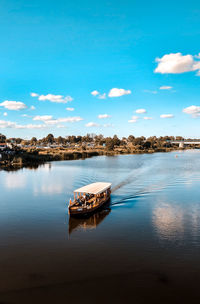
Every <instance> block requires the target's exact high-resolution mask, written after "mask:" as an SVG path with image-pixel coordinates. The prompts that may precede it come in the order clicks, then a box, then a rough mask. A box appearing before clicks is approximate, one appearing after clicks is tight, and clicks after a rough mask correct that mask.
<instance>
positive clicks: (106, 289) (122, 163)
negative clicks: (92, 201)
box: [0, 150, 200, 303]
mask: <svg viewBox="0 0 200 304" xmlns="http://www.w3.org/2000/svg"><path fill="white" fill-rule="evenodd" d="M96 181H106V182H111V183H112V185H113V193H112V198H111V203H110V205H109V206H107V207H106V208H105V209H104V210H102V211H101V212H99V213H97V214H95V215H94V216H92V217H90V218H89V219H82V220H75V219H69V217H68V214H67V202H68V201H69V199H70V197H72V193H73V190H74V189H76V188H78V187H81V186H83V185H85V184H88V183H92V182H96ZM0 194H1V198H0V270H1V271H0V303H36V302H37V303H40V302H41V303H46V302H47V303H71V302H73V303H83V302H84V303H85V302H87V303H90V302H91V303H112V302H113V303H129V302H130V303H149V302H153V303H155V302H156V303H172V302H173V303H179V302H180V303H183V302H184V303H193V302H194V303H199V302H200V292H199V283H200V152H199V151H197V150H196V151H195V150H194V151H187V152H181V153H180V152H176V153H157V154H152V155H145V154H144V155H128V156H115V157H104V156H102V157H94V158H91V159H86V160H77V161H66V162H54V163H51V164H46V165H44V166H41V167H39V168H38V169H37V170H29V169H21V170H19V171H16V172H5V171H0ZM63 299H64V300H63Z"/></svg>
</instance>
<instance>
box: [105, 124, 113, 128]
mask: <svg viewBox="0 0 200 304" xmlns="http://www.w3.org/2000/svg"><path fill="white" fill-rule="evenodd" d="M103 127H104V128H111V127H113V125H112V124H104V125H103Z"/></svg>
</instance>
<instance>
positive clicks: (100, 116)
mask: <svg viewBox="0 0 200 304" xmlns="http://www.w3.org/2000/svg"><path fill="white" fill-rule="evenodd" d="M109 117H111V116H110V115H108V114H99V115H98V118H99V119H103V118H109Z"/></svg>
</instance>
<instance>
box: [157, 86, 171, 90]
mask: <svg viewBox="0 0 200 304" xmlns="http://www.w3.org/2000/svg"><path fill="white" fill-rule="evenodd" d="M159 89H160V90H171V89H172V87H171V86H161V87H160V88H159Z"/></svg>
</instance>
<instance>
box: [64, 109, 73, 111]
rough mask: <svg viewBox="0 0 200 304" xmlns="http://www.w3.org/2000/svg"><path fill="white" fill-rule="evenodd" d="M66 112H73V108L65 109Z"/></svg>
mask: <svg viewBox="0 0 200 304" xmlns="http://www.w3.org/2000/svg"><path fill="white" fill-rule="evenodd" d="M66 110H67V111H74V108H66Z"/></svg>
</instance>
